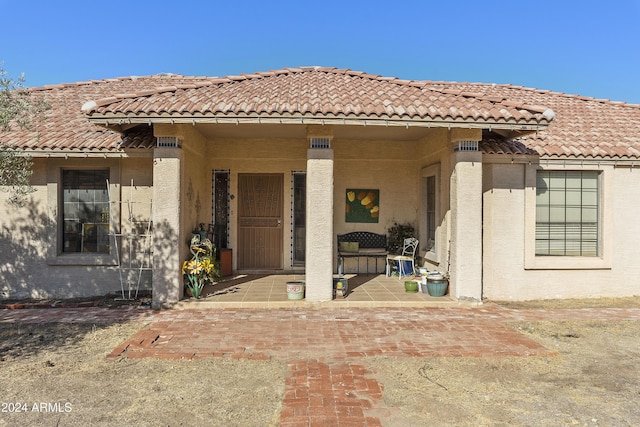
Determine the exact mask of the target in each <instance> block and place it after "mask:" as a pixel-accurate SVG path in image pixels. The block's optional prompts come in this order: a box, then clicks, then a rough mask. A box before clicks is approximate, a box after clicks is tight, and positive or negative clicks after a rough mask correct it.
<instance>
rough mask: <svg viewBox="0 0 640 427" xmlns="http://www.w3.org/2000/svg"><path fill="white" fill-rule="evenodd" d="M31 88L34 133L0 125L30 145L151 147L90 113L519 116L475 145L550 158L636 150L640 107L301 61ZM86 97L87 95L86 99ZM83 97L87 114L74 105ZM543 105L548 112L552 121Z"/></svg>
mask: <svg viewBox="0 0 640 427" xmlns="http://www.w3.org/2000/svg"><path fill="white" fill-rule="evenodd" d="M31 91H32V94H33V95H34V96H43V97H44V98H45V99H46V100H47V102H49V104H50V105H51V109H50V110H49V111H48V112H47V117H46V118H45V119H44V120H42V121H40V122H38V123H36V126H35V129H34V132H28V131H25V130H21V129H15V128H14V130H12V131H11V132H7V133H0V143H8V144H11V145H14V146H18V147H21V148H24V149H27V150H33V151H35V152H36V153H37V152H38V151H41V152H49V151H52V152H54V151H65V152H67V151H69V152H72V151H77V152H87V151H98V152H107V151H118V150H119V149H136V148H143V149H144V148H149V147H151V146H152V144H153V137H152V134H151V132H150V130H151V128H150V127H147V126H144V127H140V128H134V129H133V130H131V131H127V133H125V135H124V136H123V135H120V134H118V133H116V132H114V131H111V130H107V129H104V128H103V127H100V126H97V125H96V124H94V123H92V122H91V120H101V119H100V117H101V118H102V119H104V118H105V117H114V118H116V119H117V120H122V119H123V118H127V120H130V119H131V118H134V119H135V118H139V119H141V122H144V123H146V121H145V120H148V118H149V117H154V118H167V119H168V120H171V119H174V120H179V119H181V118H188V119H189V120H191V118H193V117H199V118H201V119H202V120H204V119H206V118H207V117H208V118H212V117H215V118H221V119H225V118H247V119H248V118H257V117H258V116H259V117H260V118H266V119H270V118H271V119H278V120H282V119H286V118H295V119H297V120H300V119H304V118H311V119H313V118H316V119H317V118H321V119H342V120H350V119H353V120H378V121H385V120H389V121H394V120H396V121H406V122H410V123H412V125H414V124H419V123H429V122H431V123H439V124H441V125H446V124H447V123H452V124H454V125H456V124H459V125H461V126H464V125H466V124H472V125H474V126H482V127H485V128H486V127H491V126H493V127H494V128H495V129H498V128H500V129H506V130H505V132H508V129H509V128H510V127H513V128H514V129H516V130H517V129H518V126H521V125H522V126H528V127H529V128H535V127H537V126H539V127H540V129H542V130H540V131H538V132H537V133H535V134H531V135H528V136H525V137H520V138H518V139H517V141H505V140H500V139H498V138H493V139H490V140H487V141H484V142H483V143H482V144H481V148H482V150H483V152H485V153H502V154H530V153H531V151H530V150H532V149H533V150H535V151H536V152H537V153H539V154H540V155H541V156H543V157H551V158H553V157H556V158H572V157H575V158H590V157H593V158H631V159H635V158H640V106H638V105H630V104H625V103H619V102H611V101H608V100H598V99H593V98H586V97H581V96H577V95H567V94H563V93H557V92H551V91H544V90H537V89H531V88H524V87H520V86H512V85H495V84H483V83H457V82H434V81H407V80H400V79H396V78H387V77H380V76H377V75H370V74H366V73H361V72H355V71H350V70H339V69H334V68H320V67H313V68H308V67H307V68H293V69H284V70H277V71H269V72H262V73H255V74H247V75H240V76H229V77H224V78H218V77H185V76H179V75H157V76H145V77H124V78H117V79H105V80H97V81H88V82H80V83H71V84H62V85H54V86H45V87H40V88H34V89H32V90H31ZM90 101H94V102H93V103H89V104H87V102H90ZM83 105H85V108H88V109H87V110H86V111H87V112H88V113H89V114H85V113H84V112H83V111H82V110H81V107H82V106H83ZM550 111H553V112H555V119H553V121H551V119H552V116H551V115H550ZM545 112H546V115H545ZM88 117H91V119H90V120H88ZM125 122H126V120H125ZM549 122H551V125H550V126H549V127H546V126H547V124H548V123H549ZM545 128H546V129H545ZM508 136H511V135H508Z"/></svg>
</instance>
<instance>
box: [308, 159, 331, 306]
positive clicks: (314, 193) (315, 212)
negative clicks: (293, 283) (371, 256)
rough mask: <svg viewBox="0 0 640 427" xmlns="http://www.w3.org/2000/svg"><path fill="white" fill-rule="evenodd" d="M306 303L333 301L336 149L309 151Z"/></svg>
mask: <svg viewBox="0 0 640 427" xmlns="http://www.w3.org/2000/svg"><path fill="white" fill-rule="evenodd" d="M306 202H307V203H306V204H307V207H306V215H307V236H306V255H305V258H306V262H305V282H306V299H307V301H312V302H314V301H330V300H332V299H333V240H334V236H333V150H332V149H330V148H311V149H309V150H308V151H307V199H306Z"/></svg>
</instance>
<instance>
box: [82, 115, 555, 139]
mask: <svg viewBox="0 0 640 427" xmlns="http://www.w3.org/2000/svg"><path fill="white" fill-rule="evenodd" d="M88 120H89V121H90V122H91V123H93V124H96V125H100V126H104V127H107V128H110V129H113V130H117V131H119V132H121V131H122V129H123V127H124V126H128V125H132V124H148V125H151V124H156V123H163V124H177V123H187V124H192V125H195V124H200V123H209V124H210V123H215V124H225V123H227V124H229V123H230V124H282V125H291V124H304V125H308V124H320V125H350V126H384V127H427V128H429V127H447V128H474V129H478V128H481V129H491V130H493V129H496V130H504V131H508V132H511V133H512V134H513V135H514V136H522V135H523V134H527V133H532V132H536V131H540V130H544V129H546V128H547V127H548V126H549V125H550V124H551V121H550V120H546V119H542V120H507V119H504V120H488V119H484V118H452V117H436V118H422V117H420V118H415V117H405V118H403V117H378V116H375V117H371V116H367V117H359V116H327V115H305V114H299V115H261V114H252V115H249V114H246V115H244V114H243V115H229V114H224V115H223V114H202V115H193V114H189V115H183V114H154V115H148V114H145V115H128V114H100V113H92V114H91V115H89V116H88Z"/></svg>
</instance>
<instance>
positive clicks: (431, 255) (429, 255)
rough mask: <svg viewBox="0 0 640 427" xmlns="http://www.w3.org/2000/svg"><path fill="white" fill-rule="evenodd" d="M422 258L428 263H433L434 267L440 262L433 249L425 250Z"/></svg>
mask: <svg viewBox="0 0 640 427" xmlns="http://www.w3.org/2000/svg"><path fill="white" fill-rule="evenodd" d="M422 258H423V259H424V260H425V261H426V262H428V263H429V264H432V265H435V266H436V267H437V266H438V265H439V264H440V263H439V262H438V257H437V255H436V253H435V252H433V251H428V252H425V253H424V255H423V256H422Z"/></svg>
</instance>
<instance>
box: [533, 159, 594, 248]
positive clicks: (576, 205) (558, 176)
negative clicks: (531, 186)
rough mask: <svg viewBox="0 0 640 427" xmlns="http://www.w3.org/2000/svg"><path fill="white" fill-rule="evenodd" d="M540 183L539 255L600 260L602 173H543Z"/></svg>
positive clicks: (537, 216) (540, 176)
mask: <svg viewBox="0 0 640 427" xmlns="http://www.w3.org/2000/svg"><path fill="white" fill-rule="evenodd" d="M536 182H537V183H538V185H543V186H545V187H544V188H542V189H540V188H539V189H538V190H537V191H536V194H537V197H536V245H535V246H536V255H551V256H553V255H555V256H597V255H598V247H599V225H598V221H599V196H598V194H599V173H598V172H592V171H586V172H584V171H539V172H538V176H537V180H536ZM547 194H548V195H549V196H548V199H547V198H546V195H547Z"/></svg>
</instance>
